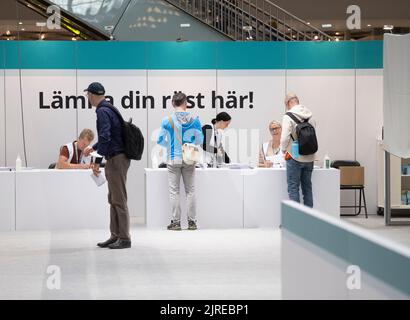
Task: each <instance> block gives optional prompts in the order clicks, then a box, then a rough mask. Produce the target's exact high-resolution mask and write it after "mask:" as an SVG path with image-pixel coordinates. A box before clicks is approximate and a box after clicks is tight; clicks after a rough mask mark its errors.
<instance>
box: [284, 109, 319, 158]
mask: <svg viewBox="0 0 410 320" xmlns="http://www.w3.org/2000/svg"><path fill="white" fill-rule="evenodd" d="M288 112H291V113H293V114H294V115H295V116H296V117H297V118H299V119H300V120H305V119H310V120H309V123H310V124H311V125H312V126H313V127H315V128H316V122H315V120H314V119H313V118H312V112H311V111H310V110H309V109H308V108H306V107H305V106H304V105H301V104H298V105H296V106H294V107H293V108H292V109H290V110H288ZM291 135H292V136H293V138H294V139H295V140H297V135H296V122H295V121H293V120H292V119H291V118H290V117H289V116H288V115H286V114H285V115H284V116H283V120H282V136H281V138H280V144H281V149H282V151H283V152H285V151H288V152H289V153H291V149H292V142H293V140H292V138H291ZM295 160H296V161H299V162H312V161H314V160H315V154H312V155H308V156H304V155H300V156H299V157H298V158H296V159H295Z"/></svg>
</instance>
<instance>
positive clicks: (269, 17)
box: [166, 0, 333, 41]
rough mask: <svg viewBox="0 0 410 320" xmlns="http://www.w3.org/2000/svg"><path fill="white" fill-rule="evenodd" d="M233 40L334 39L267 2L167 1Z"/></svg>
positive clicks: (236, 0) (218, 0) (219, 0)
mask: <svg viewBox="0 0 410 320" xmlns="http://www.w3.org/2000/svg"><path fill="white" fill-rule="evenodd" d="M166 1H167V2H169V3H171V4H173V5H174V6H176V7H177V8H179V9H181V10H183V11H185V12H186V13H188V14H190V15H192V16H193V17H195V18H197V19H198V20H200V21H202V22H204V23H206V24H207V25H209V26H211V27H213V28H214V29H216V30H218V31H219V32H221V33H223V34H224V35H226V36H228V37H229V38H231V39H233V40H239V41H246V40H255V41H311V40H322V41H323V40H333V38H332V37H331V36H329V35H327V34H326V33H324V32H323V31H321V30H319V29H318V28H315V27H314V26H312V25H310V24H308V23H307V22H305V21H303V20H301V19H299V18H298V17H296V16H294V15H293V14H291V13H289V12H288V11H286V10H284V9H282V8H280V7H279V6H277V5H276V4H274V3H272V2H270V1H268V0H166Z"/></svg>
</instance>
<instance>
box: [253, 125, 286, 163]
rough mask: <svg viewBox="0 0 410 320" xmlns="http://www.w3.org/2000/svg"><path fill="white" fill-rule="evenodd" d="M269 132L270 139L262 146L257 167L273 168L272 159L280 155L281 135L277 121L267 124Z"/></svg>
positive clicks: (280, 126)
mask: <svg viewBox="0 0 410 320" xmlns="http://www.w3.org/2000/svg"><path fill="white" fill-rule="evenodd" d="M269 132H270V134H271V139H270V140H269V141H266V142H265V143H263V144H262V148H261V150H260V152H259V167H262V168H270V167H272V166H273V157H274V156H276V155H279V154H281V151H280V136H281V134H282V125H281V124H280V122H278V121H272V122H271V123H269Z"/></svg>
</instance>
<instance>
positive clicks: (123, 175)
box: [84, 82, 131, 249]
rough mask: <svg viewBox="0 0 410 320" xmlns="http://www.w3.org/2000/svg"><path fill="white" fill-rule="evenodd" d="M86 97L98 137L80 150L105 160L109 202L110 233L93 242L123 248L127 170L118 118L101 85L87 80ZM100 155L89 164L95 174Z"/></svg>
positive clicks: (126, 221)
mask: <svg viewBox="0 0 410 320" xmlns="http://www.w3.org/2000/svg"><path fill="white" fill-rule="evenodd" d="M84 91H86V92H87V97H88V101H89V102H90V104H91V105H92V106H93V107H96V111H95V112H96V114H97V132H98V141H97V143H96V144H95V145H94V146H93V147H92V148H91V147H89V148H88V149H86V150H85V151H84V154H85V155H88V154H90V153H91V152H93V151H96V152H97V153H98V154H99V155H101V156H104V157H105V159H106V160H107V163H106V165H105V176H106V178H107V181H108V202H109V204H110V231H111V237H110V238H109V239H108V240H107V241H105V242H100V243H98V244H97V245H98V246H99V247H101V248H106V247H108V248H110V249H124V248H130V247H131V236H130V216H129V212H128V205H127V189H126V181H127V172H128V168H129V167H130V159H128V158H127V157H126V155H125V154H124V150H125V149H124V141H123V137H122V119H120V117H119V116H118V115H117V114H116V113H115V111H113V110H112V109H110V108H115V107H113V106H112V105H111V104H110V103H109V102H108V101H107V100H105V95H104V94H105V89H104V87H103V86H102V85H101V84H100V83H98V82H93V83H91V84H90V85H89V86H88V88H87V89H85V90H84ZM101 161H102V158H97V159H96V161H95V164H94V166H93V171H94V174H95V175H96V176H98V175H99V174H100V170H99V168H100V163H101Z"/></svg>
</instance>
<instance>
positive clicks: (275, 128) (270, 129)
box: [269, 127, 281, 131]
mask: <svg viewBox="0 0 410 320" xmlns="http://www.w3.org/2000/svg"><path fill="white" fill-rule="evenodd" d="M280 129H281V127H274V128H269V131H275V130H280Z"/></svg>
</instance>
